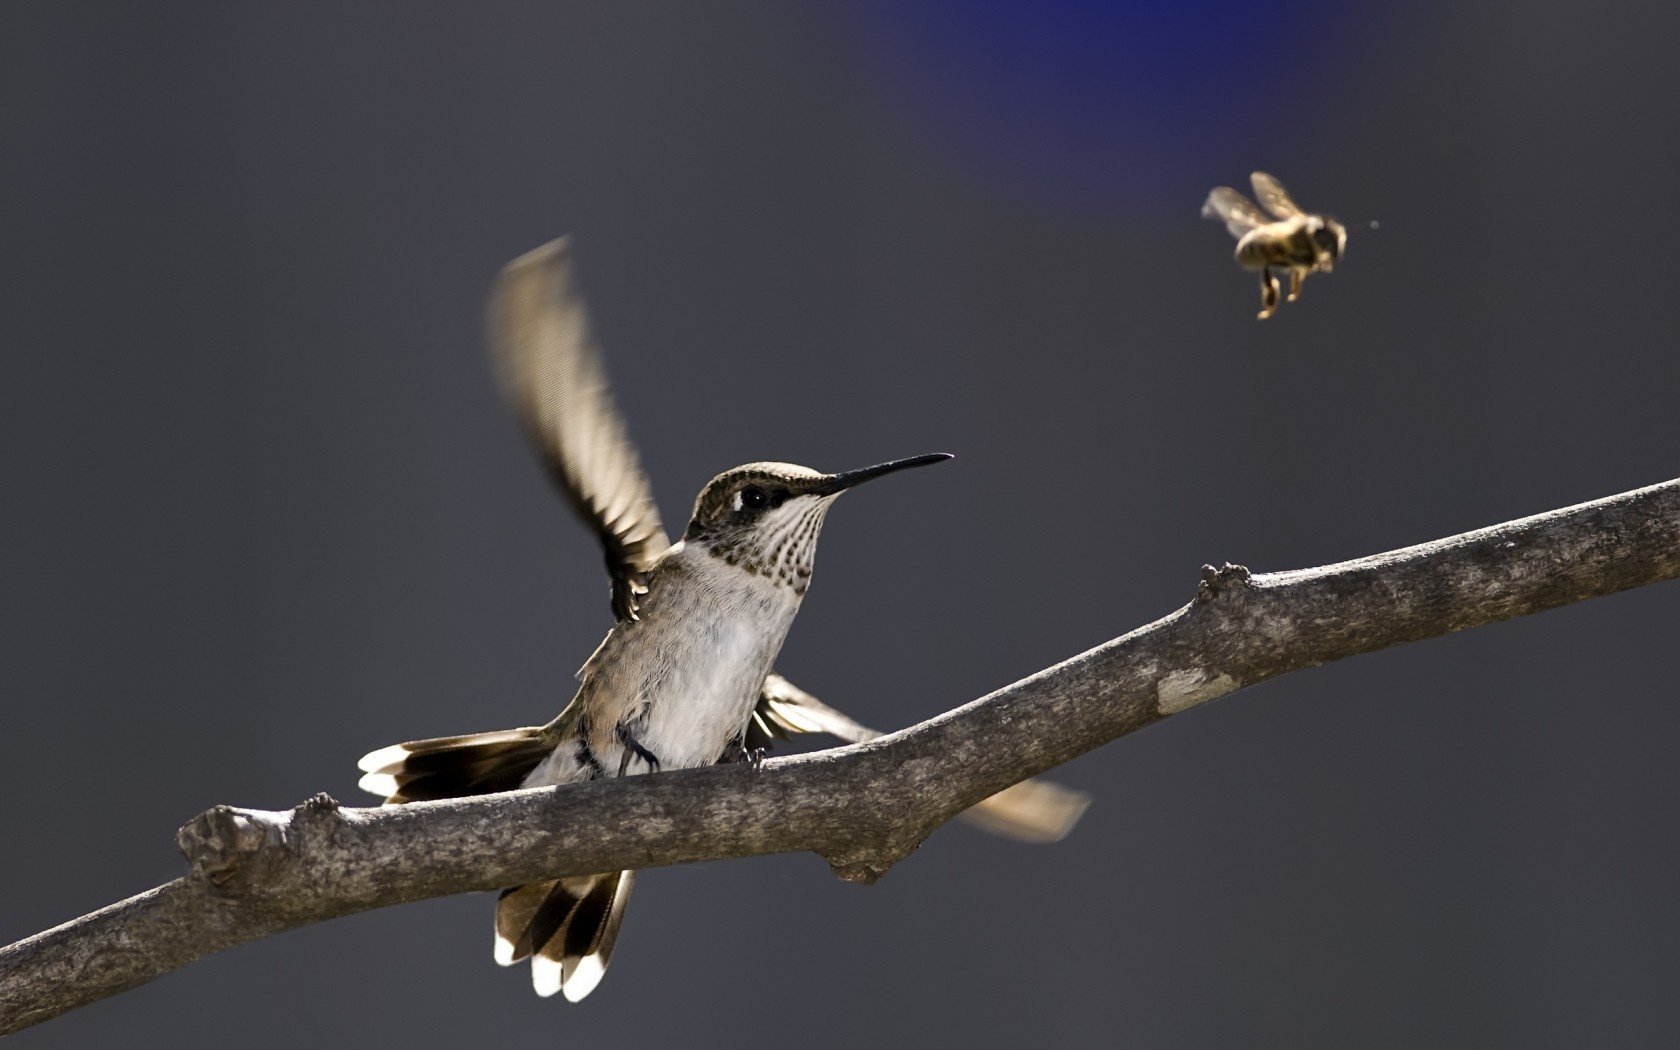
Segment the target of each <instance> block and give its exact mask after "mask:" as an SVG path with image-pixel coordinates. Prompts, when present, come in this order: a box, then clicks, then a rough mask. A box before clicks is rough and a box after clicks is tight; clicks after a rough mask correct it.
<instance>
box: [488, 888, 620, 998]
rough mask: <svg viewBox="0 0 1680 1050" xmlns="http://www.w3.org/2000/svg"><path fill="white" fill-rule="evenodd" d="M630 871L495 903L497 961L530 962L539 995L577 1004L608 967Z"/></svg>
mask: <svg viewBox="0 0 1680 1050" xmlns="http://www.w3.org/2000/svg"><path fill="white" fill-rule="evenodd" d="M635 875H636V873H635V872H633V871H619V872H611V873H608V874H605V875H582V876H578V877H575V878H565V879H558V880H556V881H554V882H535V883H532V884H531V885H529V886H518V887H515V888H514V889H511V890H504V891H503V892H502V898H501V900H499V901H497V902H496V961H497V962H498V963H500V964H502V965H503V966H512V965H513V964H514V963H516V962H518V961H519V960H521V959H525V958H529V959H530V960H531V985H532V987H534V988H535V989H536V990H537V994H538V995H543V996H548V995H553V994H554V993H555V992H559V993H561V994H562V995H564V996H565V997H566V999H567V1001H569V1002H574V1003H575V1002H577V1001H579V1000H580V999H582V998H583V997H584V996H586V995H588V994H589V993H590V992H592V991H594V990H595V986H596V985H597V984H599V983H600V981H601V977H602V975H603V974H605V973H606V972H607V964H608V963H609V962H611V961H612V950H613V945H614V944H615V943H616V942H617V941H618V927H619V924H620V923H622V922H623V921H624V905H625V902H627V901H628V900H629V899H630V884H631V883H632V881H634V879H635Z"/></svg>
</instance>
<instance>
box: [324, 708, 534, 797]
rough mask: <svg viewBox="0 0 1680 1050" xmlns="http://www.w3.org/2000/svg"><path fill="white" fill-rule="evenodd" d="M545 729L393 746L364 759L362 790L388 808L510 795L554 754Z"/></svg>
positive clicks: (366, 755)
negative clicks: (418, 803)
mask: <svg viewBox="0 0 1680 1050" xmlns="http://www.w3.org/2000/svg"><path fill="white" fill-rule="evenodd" d="M554 743H555V742H554V740H553V738H552V737H551V736H550V735H549V734H548V733H547V732H546V731H545V730H544V729H542V728H539V727H535V726H530V727H526V728H524V729H504V730H502V731H501V732H499V733H475V734H472V735H471V736H440V737H435V738H433V739H431V740H411V741H409V742H408V743H406V744H392V745H391V746H390V747H382V748H380V749H379V750H378V751H371V752H369V753H368V754H365V755H363V756H362V760H361V761H360V762H358V763H357V766H359V767H360V768H361V770H362V772H363V773H364V774H366V775H365V776H363V777H362V779H361V781H360V782H359V786H360V787H361V789H362V790H363V791H367V792H370V793H372V794H375V795H378V796H380V797H381V798H383V799H384V800H385V803H386V805H395V804H397V803H399V802H423V801H428V800H430V799H437V798H460V797H461V796H462V795H488V794H490V793H492V792H495V791H512V790H514V789H515V788H518V787H520V786H522V785H523V784H524V783H525V778H526V777H527V776H529V775H530V773H531V770H533V769H535V768H537V764H538V763H539V762H541V761H542V760H543V759H545V758H547V757H548V753H549V752H550V751H553V750H554Z"/></svg>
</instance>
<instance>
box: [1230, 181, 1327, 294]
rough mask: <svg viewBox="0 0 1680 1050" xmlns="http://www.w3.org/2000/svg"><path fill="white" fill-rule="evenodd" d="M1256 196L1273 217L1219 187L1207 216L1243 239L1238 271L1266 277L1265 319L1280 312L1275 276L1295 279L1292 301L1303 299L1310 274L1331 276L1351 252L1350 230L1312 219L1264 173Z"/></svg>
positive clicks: (1320, 217) (1239, 240)
mask: <svg viewBox="0 0 1680 1050" xmlns="http://www.w3.org/2000/svg"><path fill="white" fill-rule="evenodd" d="M1252 180H1253V183H1254V193H1255V196H1256V197H1258V198H1260V201H1261V203H1263V204H1264V205H1265V206H1266V210H1267V211H1269V212H1271V216H1267V215H1266V214H1264V213H1263V212H1261V211H1260V209H1259V208H1257V207H1255V206H1254V204H1253V203H1252V202H1251V201H1249V199H1248V198H1247V197H1244V196H1243V195H1242V194H1240V193H1238V192H1237V191H1236V190H1234V189H1231V188H1230V187H1229V186H1219V187H1217V188H1215V189H1214V191H1213V192H1212V193H1210V194H1208V199H1207V203H1205V204H1203V205H1202V215H1203V216H1204V217H1208V218H1217V219H1220V220H1222V221H1223V222H1224V223H1225V228H1226V229H1227V230H1229V231H1230V233H1231V236H1233V237H1235V238H1237V247H1236V251H1235V252H1234V253H1233V258H1235V259H1236V261H1237V265H1238V266H1241V267H1242V268H1243V269H1245V270H1249V271H1251V272H1256V273H1258V274H1259V275H1260V306H1261V308H1260V317H1261V319H1262V320H1263V319H1265V318H1267V317H1270V316H1272V314H1273V313H1275V312H1276V311H1277V307H1278V298H1279V292H1280V289H1279V286H1278V279H1277V276H1276V275H1275V274H1273V273H1272V271H1273V270H1283V271H1287V272H1288V274H1289V301H1290V302H1294V301H1295V300H1297V299H1299V298H1300V297H1301V285H1302V284H1303V283H1304V282H1305V281H1306V279H1307V275H1308V274H1310V273H1317V272H1323V273H1329V272H1330V271H1331V270H1332V269H1334V268H1335V265H1336V263H1337V262H1338V261H1339V260H1340V259H1341V257H1342V252H1343V251H1344V250H1345V249H1346V248H1347V230H1346V229H1345V228H1344V227H1343V226H1342V224H1341V223H1339V222H1337V221H1336V220H1335V219H1332V218H1330V217H1328V216H1325V215H1309V214H1307V213H1305V212H1303V211H1301V209H1300V208H1299V207H1297V206H1296V204H1295V202H1294V201H1293V200H1291V199H1290V198H1289V194H1288V193H1287V192H1285V190H1284V188H1283V185H1282V184H1281V183H1279V182H1278V181H1277V180H1276V179H1274V178H1272V177H1271V176H1270V175H1268V174H1266V173H1265V172H1263V171H1257V172H1255V173H1254V175H1253V176H1252Z"/></svg>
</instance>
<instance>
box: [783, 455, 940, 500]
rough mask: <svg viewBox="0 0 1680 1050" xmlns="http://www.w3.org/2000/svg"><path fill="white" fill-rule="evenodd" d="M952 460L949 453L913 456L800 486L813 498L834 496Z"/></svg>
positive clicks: (816, 479)
mask: <svg viewBox="0 0 1680 1050" xmlns="http://www.w3.org/2000/svg"><path fill="white" fill-rule="evenodd" d="M950 458H951V454H950V453H949V452H930V453H928V454H927V455H925V456H911V457H910V458H909V459H895V460H893V461H892V462H891V463H877V464H875V465H874V466H873V467H864V468H863V469H861V470H848V471H845V472H844V473H840V474H830V475H829V476H828V477H826V478H812V479H811V480H810V481H808V482H806V483H805V484H803V485H802V486H800V487H801V488H802V489H803V490H804V491H805V492H806V493H808V494H810V495H812V496H833V495H836V494H838V493H841V492H844V491H846V490H847V489H849V488H851V487H852V486H854V485H861V484H863V483H864V482H866V481H868V480H870V479H871V478H878V477H881V476H882V475H884V474H892V473H895V472H897V471H900V470H909V469H910V468H911V467H925V466H927V465H928V464H929V463H941V462H944V461H945V460H947V459H950Z"/></svg>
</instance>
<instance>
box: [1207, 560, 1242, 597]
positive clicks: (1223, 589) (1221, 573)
mask: <svg viewBox="0 0 1680 1050" xmlns="http://www.w3.org/2000/svg"><path fill="white" fill-rule="evenodd" d="M1253 581H1254V574H1253V573H1251V572H1249V571H1248V566H1246V565H1233V564H1231V563H1230V562H1226V563H1225V564H1224V565H1221V566H1219V567H1218V568H1214V567H1213V566H1212V565H1204V566H1202V579H1201V582H1200V583H1198V584H1196V600H1197V601H1198V602H1210V601H1213V600H1214V599H1216V598H1219V597H1221V596H1223V595H1226V594H1232V593H1235V592H1237V591H1246V590H1248V589H1250V588H1251V587H1253V585H1254V583H1253Z"/></svg>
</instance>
